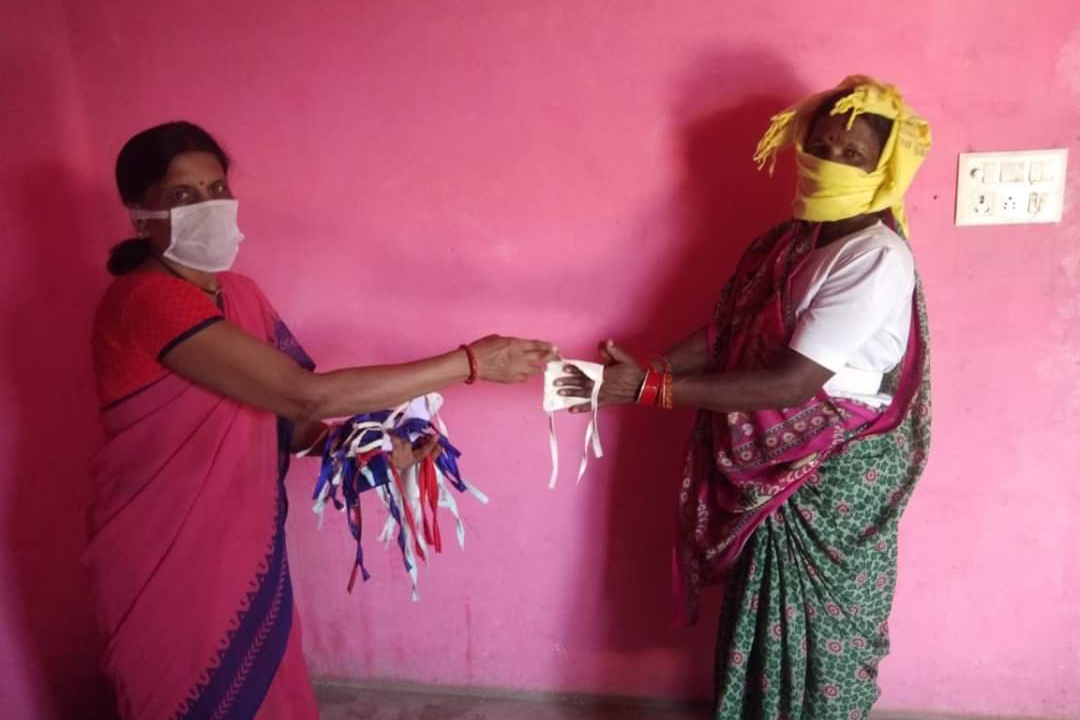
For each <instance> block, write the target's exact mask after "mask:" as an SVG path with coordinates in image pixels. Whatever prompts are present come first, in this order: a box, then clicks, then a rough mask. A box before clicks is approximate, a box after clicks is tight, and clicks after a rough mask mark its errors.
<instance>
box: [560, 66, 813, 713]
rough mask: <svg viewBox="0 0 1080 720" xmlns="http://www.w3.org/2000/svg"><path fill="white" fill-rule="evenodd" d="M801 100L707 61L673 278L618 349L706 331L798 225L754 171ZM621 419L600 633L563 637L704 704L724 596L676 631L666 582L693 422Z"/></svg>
mask: <svg viewBox="0 0 1080 720" xmlns="http://www.w3.org/2000/svg"><path fill="white" fill-rule="evenodd" d="M804 94H805V91H804V88H803V87H802V86H801V85H800V83H799V82H798V80H797V79H796V77H795V76H794V72H793V70H792V69H791V67H789V66H788V65H787V64H786V63H784V62H782V61H780V60H778V59H776V58H772V57H768V56H762V55H759V54H754V53H749V54H735V53H728V52H722V53H717V54H715V55H712V56H708V57H705V58H703V59H702V60H701V61H700V62H699V63H698V64H697V65H696V66H694V67H693V68H692V69H691V72H690V73H688V75H687V76H686V79H685V81H684V82H683V83H682V84H681V85H679V86H677V87H676V102H675V103H674V107H673V112H672V122H673V125H674V127H673V132H674V133H675V136H676V142H677V146H676V152H679V153H680V154H681V156H682V161H683V162H682V179H681V182H680V185H679V186H678V187H677V188H676V190H675V195H674V197H673V198H671V199H670V200H669V202H668V205H669V207H668V208H666V209H665V210H664V212H663V214H664V215H665V216H666V217H669V218H671V220H670V221H669V222H671V223H673V224H675V225H676V226H677V229H676V230H675V231H673V232H671V233H669V237H670V241H669V245H670V246H669V248H668V252H667V257H668V258H669V261H668V263H667V267H666V268H663V269H661V271H660V272H658V273H657V275H656V277H657V280H656V284H655V286H654V287H652V288H643V296H642V298H641V301H640V302H641V313H640V314H639V316H638V317H639V324H638V325H636V326H630V327H626V328H624V329H623V331H622V333H621V337H618V336H617V337H616V340H617V341H619V342H621V343H622V344H623V345H624V347H626V348H628V349H630V350H631V351H632V352H635V353H640V354H642V355H647V354H649V353H658V352H661V351H662V350H663V349H664V348H667V347H669V346H670V345H672V344H673V343H674V342H677V341H678V340H680V339H681V338H683V337H685V336H687V335H689V334H690V333H692V332H694V331H695V330H697V329H698V328H700V327H701V326H702V325H704V324H705V323H706V322H707V321H708V320H709V318H710V317H711V313H712V307H713V304H714V303H715V301H716V300H717V298H718V297H719V295H720V290H721V288H722V286H723V284H724V283H725V282H726V280H727V279H728V277H729V275H730V274H731V272H732V271H733V270H734V267H735V264H736V262H737V261H738V259H739V257H740V256H741V254H742V252H743V251H744V250H745V248H746V247H747V246H748V245H749V244H750V242H751V241H752V240H753V239H754V238H755V237H756V236H757V235H759V234H760V233H762V232H763V231H765V230H766V229H767V228H769V227H771V226H772V225H774V224H776V223H777V222H779V221H782V220H785V219H787V218H788V217H789V216H790V201H791V196H792V189H793V187H794V183H795V175H794V169H793V167H792V166H791V163H790V162H787V163H785V162H783V161H782V162H781V163H780V164H778V166H777V168H776V173H775V175H774V176H773V177H771V178H770V176H769V174H768V173H767V172H764V171H763V172H759V171H758V170H757V168H756V165H755V164H754V163H753V162H752V160H751V158H752V156H753V152H754V148H755V146H756V144H757V141H758V140H759V138H760V137H761V135H762V134H763V133H764V131H765V129H766V127H768V122H769V118H770V117H771V116H772V115H773V114H775V113H777V112H779V111H780V110H782V109H783V108H785V107H786V106H787V105H789V104H791V103H792V102H793V101H794V100H797V99H799V98H800V97H801V96H802V95H804ZM619 415H621V417H618V418H617V419H616V418H612V419H613V420H616V422H615V423H609V427H612V426H613V425H616V424H618V425H619V426H620V427H618V428H617V429H613V430H611V431H608V432H609V436H610V437H615V438H618V440H617V442H618V446H617V448H615V452H614V453H612V458H611V459H610V461H609V462H612V463H613V472H612V474H611V477H613V478H615V483H614V484H613V485H612V486H610V487H609V488H608V492H609V497H608V499H607V508H608V518H607V523H606V528H607V530H606V537H604V538H602V539H601V540H600V542H601V543H603V544H604V546H605V558H604V562H603V567H604V570H603V574H604V579H603V587H602V590H601V591H602V592H603V593H604V598H605V602H606V608H605V610H606V612H605V613H602V617H604V618H605V622H604V623H602V624H600V625H597V624H596V623H594V622H588V623H587V622H586V621H585V620H584V619H582V618H580V617H576V616H574V615H571V616H570V617H569V619H568V623H569V624H570V626H571V627H570V631H569V632H568V636H570V637H579V638H580V637H583V636H584V637H591V638H592V642H591V643H590V644H595V645H596V646H599V647H602V648H603V649H604V650H605V651H606V653H610V654H614V655H616V656H619V657H621V658H622V660H620V663H619V664H620V667H622V668H624V669H625V667H626V665H627V663H626V660H627V658H628V656H629V657H634V658H641V659H642V660H645V658H646V656H647V657H648V660H647V662H641V663H632V664H633V665H636V666H648V667H650V668H653V671H658V670H659V669H660V668H659V667H658V665H661V666H662V667H663V672H665V673H666V674H668V675H669V676H670V677H672V678H673V680H672V681H671V684H670V686H669V693H670V695H671V696H672V697H677V698H704V697H708V696H709V694H710V692H711V682H712V648H713V641H714V638H715V635H716V617H717V611H718V607H719V602H718V600H719V595H718V594H716V593H712V594H711V595H707V596H706V598H705V603H704V604H705V612H704V613H703V615H702V618H701V619H700V620H699V622H698V623H697V625H695V626H694V627H691V628H682V627H679V626H678V624H677V623H676V621H675V617H676V616H675V608H676V605H675V603H674V601H673V595H672V581H671V577H672V573H671V570H672V544H673V540H674V536H675V522H674V520H675V511H676V500H677V498H676V493H677V489H678V486H679V481H680V471H681V469H682V462H683V457H684V452H685V449H686V444H687V440H688V436H689V430H690V427H691V424H692V420H693V414H692V413H690V412H687V411H678V412H676V413H675V414H672V415H662V414H661V413H659V412H656V411H646V410H642V409H639V408H626V409H623V410H620V411H619ZM597 635H599V637H597ZM612 671H614V672H618V670H617V668H612ZM626 685H627V686H631V685H632V681H631V682H630V683H626Z"/></svg>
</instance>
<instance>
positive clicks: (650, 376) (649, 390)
mask: <svg viewBox="0 0 1080 720" xmlns="http://www.w3.org/2000/svg"><path fill="white" fill-rule="evenodd" d="M663 379H664V376H663V375H661V374H660V373H658V372H656V371H655V370H652V369H646V370H645V379H644V380H642V381H641V390H640V391H639V392H638V398H637V403H638V405H655V404H656V398H657V396H658V395H659V394H660V386H661V384H662V383H663Z"/></svg>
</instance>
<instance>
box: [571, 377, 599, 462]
mask: <svg viewBox="0 0 1080 720" xmlns="http://www.w3.org/2000/svg"><path fill="white" fill-rule="evenodd" d="M603 384H604V372H603V370H601V371H600V376H599V377H597V378H593V389H592V397H590V398H589V406H590V407H591V408H592V419H591V420H589V426H588V427H587V428H585V452H584V453H583V454H582V456H581V465H580V466H579V467H578V475H577V481H578V482H581V478H582V477H584V476H585V469H586V468H587V467H588V466H589V446H590V444H591V445H592V452H593V455H594V456H595V457H596V458H597V459H599V458H602V457H604V448H603V446H602V445H601V444H600V386H601V385H603Z"/></svg>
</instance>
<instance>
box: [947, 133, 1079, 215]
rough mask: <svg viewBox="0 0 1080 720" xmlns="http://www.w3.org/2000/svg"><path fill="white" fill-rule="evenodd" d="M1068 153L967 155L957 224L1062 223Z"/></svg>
mask: <svg viewBox="0 0 1080 720" xmlns="http://www.w3.org/2000/svg"><path fill="white" fill-rule="evenodd" d="M1068 158H1069V151H1068V150H1067V149H1060V150H1022V151H1018V152H993V153H963V154H961V155H960V162H959V167H958V168H957V183H956V224H957V225H1005V224H1016V223H1056V222H1061V212H1062V208H1063V207H1064V204H1065V203H1064V201H1065V170H1066V167H1067V165H1068Z"/></svg>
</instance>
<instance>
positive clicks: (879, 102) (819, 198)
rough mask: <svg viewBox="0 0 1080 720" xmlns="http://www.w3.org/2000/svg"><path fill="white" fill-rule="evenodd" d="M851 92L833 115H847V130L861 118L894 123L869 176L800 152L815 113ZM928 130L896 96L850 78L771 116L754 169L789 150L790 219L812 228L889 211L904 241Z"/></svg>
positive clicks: (887, 87) (876, 85) (874, 83)
mask: <svg viewBox="0 0 1080 720" xmlns="http://www.w3.org/2000/svg"><path fill="white" fill-rule="evenodd" d="M842 90H846V91H850V94H848V95H845V96H844V97H843V98H842V99H841V100H840V101H839V102H838V103H836V107H834V108H833V109H832V112H831V114H832V115H844V114H846V113H850V117H849V119H848V128H851V126H852V124H854V122H855V118H857V117H858V116H859V115H861V114H863V113H869V114H872V115H881V116H883V117H886V118H888V119H890V120H892V121H893V125H892V131H891V132H890V133H889V139H888V140H887V141H886V142H885V147H883V148H882V149H881V157H880V158H879V159H878V164H877V168H876V169H875V170H874V172H872V173H867V172H865V171H863V170H861V169H860V168H856V167H852V166H850V165H845V164H843V163H837V162H832V161H829V160H822V159H820V158H817V157H814V156H813V155H810V154H809V153H807V152H806V151H805V150H803V140H804V138H805V135H806V132H807V130H808V129H809V123H810V120H811V118H812V117H813V116H814V112H815V111H816V110H817V109H818V107H820V105H821V103H822V102H824V101H825V99H826V98H828V97H829V96H831V95H833V94H835V93H836V92H837V91H842ZM930 144H931V137H930V124H929V123H928V122H926V120H924V119H923V118H921V117H919V115H917V114H916V113H915V111H914V110H913V109H912V108H911V107H909V106H908V105H907V103H905V102H904V98H903V97H901V95H900V92H899V91H898V90H897V89H896V88H895V87H893V86H892V85H888V84H885V83H882V82H878V81H877V80H874V79H873V78H871V77H867V76H865V75H852V76H851V77H849V78H847V79H845V80H844V81H843V82H842V83H840V84H839V85H837V86H836V87H835V88H833V89H831V90H827V91H825V92H822V93H818V94H816V95H812V96H810V97H809V98H807V99H805V100H803V101H802V102H800V103H799V104H797V105H795V106H793V107H790V108H788V109H787V110H784V111H783V112H782V113H779V114H778V115H774V116H773V117H772V119H771V121H770V125H769V129H768V130H767V131H766V132H765V135H764V137H762V138H761V141H760V142H759V143H758V146H757V150H756V151H755V152H754V161H755V162H756V163H757V164H758V169H761V168H764V167H765V165H766V164H767V165H769V172H770V173H771V172H772V170H773V168H775V166H776V155H777V154H778V153H779V152H780V151H781V150H783V149H784V148H786V147H787V146H789V145H791V146H793V147H794V148H795V162H796V168H797V170H798V176H799V182H798V186H797V187H796V191H795V201H794V202H793V203H792V210H793V211H794V216H795V218H796V219H799V220H808V221H811V222H830V221H834V220H843V219H845V218H849V217H854V216H856V215H863V214H866V213H872V212H878V211H880V210H884V209H886V208H890V209H891V210H892V212H893V216H894V217H895V218H896V222H897V223H898V224H899V225H900V228H901V230H902V231H903V232H904V234H905V235H907V229H908V228H907V215H906V214H905V213H904V193H906V192H907V189H908V187H910V186H911V181H912V180H913V179H914V178H915V173H916V172H917V171H918V169H919V166H921V165H922V163H923V160H925V159H926V156H927V155H928V154H929V153H930Z"/></svg>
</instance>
